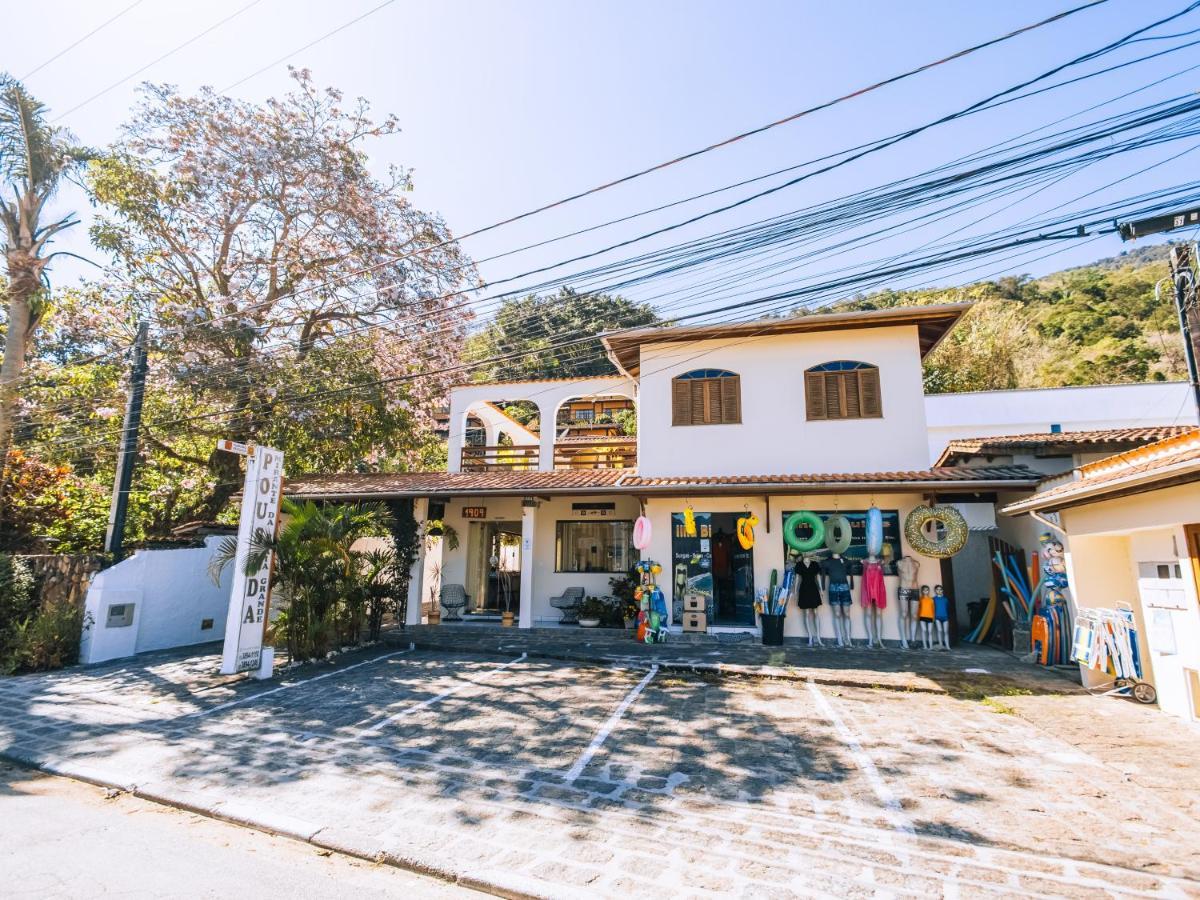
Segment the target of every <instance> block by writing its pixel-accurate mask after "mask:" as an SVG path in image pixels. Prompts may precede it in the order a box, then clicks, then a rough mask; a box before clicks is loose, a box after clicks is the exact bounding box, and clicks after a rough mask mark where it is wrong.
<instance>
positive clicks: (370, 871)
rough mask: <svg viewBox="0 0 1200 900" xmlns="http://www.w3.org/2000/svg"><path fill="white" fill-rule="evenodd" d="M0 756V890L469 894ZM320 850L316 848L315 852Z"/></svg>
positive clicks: (45, 893) (13, 894) (21, 893)
mask: <svg viewBox="0 0 1200 900" xmlns="http://www.w3.org/2000/svg"><path fill="white" fill-rule="evenodd" d="M105 795H106V792H105V791H104V790H103V789H101V788H98V787H94V786H92V785H89V784H84V783H82V782H78V781H72V780H71V779H68V778H56V777H54V776H49V775H43V774H41V773H38V772H33V771H30V770H27V769H21V768H17V767H15V766H11V765H8V764H5V763H0V873H3V876H2V877H0V882H2V883H3V887H2V888H0V894H3V896H5V897H9V898H24V897H36V898H39V900H42V898H56V897H70V898H76V897H107V896H119V897H128V898H140V897H153V898H162V897H188V898H192V897H221V898H229V897H239V896H241V897H261V896H266V895H268V894H270V895H274V896H281V897H296V898H322V897H348V896H353V897H356V898H370V897H381V898H382V897H406V898H407V897H431V898H438V897H460V896H479V895H477V894H474V893H473V892H470V891H466V890H463V889H462V888H459V887H455V886H452V885H448V884H446V883H444V882H441V881H436V880H433V879H429V878H423V877H421V876H419V875H415V874H412V873H410V872H405V871H402V870H399V869H395V868H392V867H391V866H386V865H373V864H371V863H367V862H363V861H361V860H357V859H353V858H351V857H345V856H341V855H339V854H336V853H329V852H328V851H320V852H319V851H318V850H317V849H316V848H314V847H312V846H310V845H308V844H302V843H299V842H297V841H291V840H288V839H286V838H279V837H273V836H271V835H268V834H263V833H262V832H258V831H251V830H249V829H246V828H239V827H238V826H236V825H229V824H226V823H224V822H219V821H215V820H213V819H208V818H205V817H203V816H197V815H193V814H191V813H187V812H181V811H179V810H176V809H172V808H170V807H165V806H159V805H158V804H155V803H150V802H148V801H145V800H139V799H138V798H136V797H132V796H130V795H128V794H121V795H119V796H116V797H114V798H112V799H106V796H105ZM322 853H324V854H325V855H322Z"/></svg>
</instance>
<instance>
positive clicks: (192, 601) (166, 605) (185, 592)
mask: <svg viewBox="0 0 1200 900" xmlns="http://www.w3.org/2000/svg"><path fill="white" fill-rule="evenodd" d="M221 540H222V538H221V537H220V536H212V537H209V538H207V539H205V542H204V546H203V547H197V548H188V549H180V550H139V551H137V552H136V553H134V554H133V556H131V557H129V558H128V559H124V560H122V561H121V562H119V563H117V564H116V565H115V566H112V567H110V568H108V569H105V570H104V571H102V572H99V573H98V574H97V575H96V577H95V578H93V579H92V583H91V585H90V586H89V588H88V594H87V600H86V601H85V604H84V608H85V610H86V612H87V614H88V615H90V617H91V622H92V624H91V627H90V628H88V629H86V630H85V631H84V633H83V639H82V641H81V643H80V656H79V658H80V662H83V663H97V662H103V661H105V660H108V659H119V658H121V657H125V656H132V655H133V654H135V653H145V652H147V651H150V650H167V649H170V648H172V647H186V646H189V645H191V644H202V643H205V642H208V641H218V640H222V639H223V638H224V637H225V617H226V613H227V612H228V609H229V590H230V578H231V576H232V566H227V567H226V568H225V571H224V572H223V573H222V575H221V583H220V584H214V583H213V580H212V579H211V578H210V577H209V574H208V563H209V561H210V560H211V559H212V557H213V555H214V554H215V552H216V548H217V545H218V544H219V543H220V542H221ZM114 604H115V605H123V604H133V619H132V622H131V623H130V624H129V625H125V626H117V627H108V624H107V623H108V615H109V608H110V607H111V606H113V605H114ZM206 620H208V621H209V627H208V628H205V627H204V625H205V623H206Z"/></svg>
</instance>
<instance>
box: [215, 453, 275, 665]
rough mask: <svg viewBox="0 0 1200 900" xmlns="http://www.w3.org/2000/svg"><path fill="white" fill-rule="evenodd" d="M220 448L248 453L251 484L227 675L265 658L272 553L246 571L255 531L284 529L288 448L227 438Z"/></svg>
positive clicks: (232, 594) (245, 500) (242, 523)
mask: <svg viewBox="0 0 1200 900" xmlns="http://www.w3.org/2000/svg"><path fill="white" fill-rule="evenodd" d="M217 447H218V449H221V450H228V451H229V452H231V453H239V454H242V455H244V456H245V457H246V483H245V487H244V488H243V492H242V510H241V517H240V518H239V519H238V538H237V558H236V559H235V560H234V566H233V585H232V586H231V588H230V591H229V614H228V616H227V618H226V620H225V650H224V654H223V655H222V658H221V674H223V675H232V674H233V673H235V672H247V671H253V670H256V669H258V667H259V666H260V665H261V662H262V644H263V631H264V630H265V628H266V618H267V601H268V599H269V597H270V584H271V564H272V562H273V559H272V557H271V555H267V556H266V557H265V558H264V559H262V561H261V562H260V563H259V565H258V566H257V567H256V568H255V570H254V571H253V572H250V573H247V572H246V560H247V558H248V557H249V555H250V550H251V541H252V538H253V536H254V535H256V534H259V533H262V534H266V535H268V536H271V537H274V536H275V535H276V534H278V532H279V504H280V501H281V500H282V497H283V493H282V491H283V453H282V452H281V451H279V450H275V449H272V448H271V447H255V446H253V445H251V446H246V445H242V444H235V443H233V442H232V441H221V442H220V443H218V444H217Z"/></svg>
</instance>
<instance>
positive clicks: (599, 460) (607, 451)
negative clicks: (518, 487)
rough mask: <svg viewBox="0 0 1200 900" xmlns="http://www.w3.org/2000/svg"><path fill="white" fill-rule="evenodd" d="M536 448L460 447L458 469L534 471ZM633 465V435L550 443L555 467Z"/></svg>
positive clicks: (605, 467) (536, 455)
mask: <svg viewBox="0 0 1200 900" xmlns="http://www.w3.org/2000/svg"><path fill="white" fill-rule="evenodd" d="M539 459H540V450H539V448H538V447H537V446H532V445H525V446H520V447H511V446H509V447H498V446H497V447H479V446H475V447H471V446H468V447H463V448H462V471H464V472H486V471H494V470H497V469H501V470H504V471H509V472H521V471H525V472H528V471H535V470H536V469H537V468H538V462H539ZM636 465H637V438H632V437H592V438H583V437H576V438H569V439H567V440H562V441H558V442H557V443H555V445H554V468H556V469H632V468H634V467H635V466H636Z"/></svg>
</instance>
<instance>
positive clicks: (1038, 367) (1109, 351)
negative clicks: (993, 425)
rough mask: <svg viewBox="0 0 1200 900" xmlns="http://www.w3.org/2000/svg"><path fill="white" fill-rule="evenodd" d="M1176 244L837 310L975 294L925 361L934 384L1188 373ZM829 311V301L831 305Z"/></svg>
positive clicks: (887, 295) (969, 386)
mask: <svg viewBox="0 0 1200 900" xmlns="http://www.w3.org/2000/svg"><path fill="white" fill-rule="evenodd" d="M1168 250H1169V245H1165V244H1158V245H1151V246H1143V247H1138V248H1135V249H1133V250H1131V251H1129V252H1127V253H1122V254H1121V255H1120V256H1115V257H1110V258H1107V259H1101V260H1097V261H1096V262H1094V263H1092V264H1091V265H1088V266H1081V267H1079V268H1075V269H1065V270H1063V271H1061V272H1054V273H1052V274H1050V275H1046V276H1044V277H1041V278H1032V277H1030V276H1027V275H1025V276H1008V277H1004V278H1000V279H997V280H996V281H983V282H978V283H976V284H972V285H967V286H966V287H958V288H949V289H947V288H931V289H923V290H913V291H904V290H900V291H892V290H885V291H878V292H876V293H872V294H866V295H862V296H859V297H855V298H854V299H852V300H850V301H847V302H845V303H840V304H837V306H836V307H835V308H836V309H838V310H855V309H884V308H887V307H892V306H906V305H922V304H930V303H952V302H956V301H963V300H974V301H976V306H975V308H974V309H972V310H971V312H970V313H969V314H968V315H967V316H966V317H965V318H964V320H963V321H962V322H961V323H960V324H959V325H958V327H956V328H955V329H954V331H953V332H951V334H950V335H949V337H947V339H946V340H945V341H944V342H943V343H942V345H941V346H940V347H938V349H937V350H935V351H934V352H933V354H931V355H930V357H929V359H928V360H927V362H926V366H925V384H926V389H927V390H928V391H929V392H930V393H946V392H950V391H978V390H993V389H1000V388H1018V387H1059V386H1063V385H1076V384H1123V383H1129V382H1139V381H1164V380H1167V381H1170V380H1176V379H1183V378H1186V377H1187V375H1186V367H1185V363H1184V355H1183V345H1182V344H1181V343H1180V336H1179V323H1178V319H1177V318H1176V314H1175V307H1174V303H1173V302H1172V299H1171V295H1170V292H1169V291H1166V292H1164V293H1163V295H1162V297H1161V299H1160V300H1159V301H1157V302H1156V301H1155V298H1154V285H1155V282H1157V281H1158V280H1159V279H1161V278H1164V277H1166V275H1167V262H1166V259H1167V253H1168ZM823 311H825V310H823Z"/></svg>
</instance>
